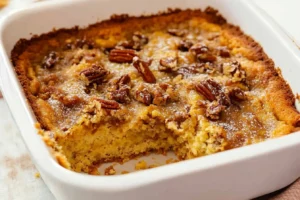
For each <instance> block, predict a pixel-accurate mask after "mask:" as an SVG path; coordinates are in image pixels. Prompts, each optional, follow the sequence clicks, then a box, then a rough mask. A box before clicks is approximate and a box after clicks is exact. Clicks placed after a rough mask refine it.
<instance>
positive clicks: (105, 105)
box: [94, 98, 120, 110]
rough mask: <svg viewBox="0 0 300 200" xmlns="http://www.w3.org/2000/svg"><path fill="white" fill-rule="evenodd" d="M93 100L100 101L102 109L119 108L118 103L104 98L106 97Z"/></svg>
mask: <svg viewBox="0 0 300 200" xmlns="http://www.w3.org/2000/svg"><path fill="white" fill-rule="evenodd" d="M94 100H96V101H98V102H100V104H101V108H103V109H108V110H117V109H119V108H120V105H119V104H118V103H117V102H116V101H113V100H106V99H100V98H95V99H94Z"/></svg>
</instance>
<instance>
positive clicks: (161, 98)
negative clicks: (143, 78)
mask: <svg viewBox="0 0 300 200" xmlns="http://www.w3.org/2000/svg"><path fill="white" fill-rule="evenodd" d="M168 99H169V95H168V94H164V93H163V91H161V89H160V90H159V89H154V91H153V101H152V103H153V104H155V105H166V104H167V101H168Z"/></svg>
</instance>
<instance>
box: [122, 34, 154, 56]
mask: <svg viewBox="0 0 300 200" xmlns="http://www.w3.org/2000/svg"><path fill="white" fill-rule="evenodd" d="M148 41H149V39H148V37H147V36H146V35H143V34H141V33H140V32H135V33H134V34H133V35H132V40H130V41H127V40H126V41H122V42H120V43H118V44H117V46H116V48H117V49H124V48H125V49H134V50H137V51H139V50H141V49H142V47H143V46H144V45H146V44H147V43H148Z"/></svg>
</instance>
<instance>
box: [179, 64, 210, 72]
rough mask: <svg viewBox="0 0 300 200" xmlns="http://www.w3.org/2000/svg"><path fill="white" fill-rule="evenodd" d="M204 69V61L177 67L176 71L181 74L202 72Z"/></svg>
mask: <svg viewBox="0 0 300 200" xmlns="http://www.w3.org/2000/svg"><path fill="white" fill-rule="evenodd" d="M204 71H205V69H204V63H195V64H191V65H188V66H183V67H181V68H179V69H178V71H177V73H178V74H182V75H190V74H197V73H203V72H204Z"/></svg>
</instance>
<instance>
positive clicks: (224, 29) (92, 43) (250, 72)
mask: <svg viewBox="0 0 300 200" xmlns="http://www.w3.org/2000/svg"><path fill="white" fill-rule="evenodd" d="M132 24H135V25H137V24H138V25H139V26H133V25H132ZM41 38H43V39H35V40H33V41H32V44H31V45H29V46H28V47H27V50H26V51H24V52H23V53H22V54H21V55H18V59H16V56H15V55H13V56H12V57H13V61H14V63H15V64H16V66H17V68H16V69H17V73H18V74H21V75H20V76H25V77H26V78H24V77H23V78H22V80H23V79H24V80H25V79H26V80H27V82H25V81H24V83H23V86H24V87H29V92H30V95H31V96H30V102H31V104H32V106H33V108H34V110H35V112H36V114H37V116H38V119H39V121H40V122H41V124H42V127H43V128H45V129H47V130H49V131H52V132H53V134H54V132H55V134H54V135H55V137H57V140H58V143H59V144H61V145H62V148H63V149H64V151H65V152H66V154H67V157H68V160H70V162H71V163H72V168H73V169H74V170H76V171H88V167H86V166H85V164H84V162H86V163H89V164H90V165H92V164H91V163H92V162H94V161H95V162H98V161H99V160H103V161H104V162H106V161H110V159H116V158H118V156H119V155H115V154H113V153H112V152H116V151H119V153H120V152H123V151H124V152H123V154H122V155H121V154H120V157H122V158H123V159H125V158H128V157H130V156H131V155H136V154H139V153H142V152H145V151H150V150H160V149H162V150H163V151H168V150H169V149H173V150H175V151H176V154H177V155H178V157H180V159H187V158H193V157H197V156H202V155H207V154H211V153H215V152H219V151H223V150H225V149H229V148H234V147H238V146H242V145H246V144H251V143H255V142H259V141H263V140H265V139H267V138H270V137H273V136H274V135H277V132H278V131H277V129H278V130H280V131H281V132H282V130H284V131H283V132H284V133H282V134H287V133H289V132H291V131H292V129H293V125H291V124H293V123H297V122H294V121H297V117H298V119H299V120H298V121H300V117H299V116H296V115H297V114H295V113H294V114H293V116H296V117H293V119H292V120H293V122H292V123H290V122H286V121H285V120H282V118H278V112H276V114H274V110H275V111H276V109H279V108H277V107H278V106H274V105H275V103H274V100H273V99H272V95H270V94H271V92H270V91H268V90H266V89H265V88H267V89H269V88H270V87H269V86H268V84H270V83H272V84H273V85H276V87H274V89H273V90H272V91H274V90H277V89H278V88H280V87H284V89H283V90H284V91H283V93H284V92H285V93H284V94H286V96H288V97H287V98H283V96H280V95H279V97H280V99H281V100H280V101H284V100H282V99H285V101H286V102H285V103H283V104H284V105H286V107H288V108H289V109H291V110H292V109H293V108H292V105H290V106H288V103H290V101H289V102H288V99H292V97H290V95H288V93H289V92H290V91H289V89H288V88H287V86H286V85H284V84H283V83H282V82H283V81H282V80H281V79H280V80H277V79H278V78H280V77H278V76H277V75H276V72H274V71H272V65H271V64H270V63H269V62H270V61H268V59H267V57H266V56H265V54H264V53H263V51H262V49H261V48H258V47H259V45H258V44H257V43H255V42H254V41H252V39H251V38H248V37H247V36H245V35H243V33H242V32H241V31H240V30H239V29H237V28H236V27H234V26H232V25H229V24H227V23H226V21H225V20H224V19H223V18H222V17H221V16H220V15H219V14H218V13H217V12H215V11H214V10H213V9H207V10H206V11H205V12H201V11H199V10H198V11H197V10H195V11H192V10H187V11H180V12H179V11H176V12H175V13H173V14H166V15H159V16H154V17H148V18H147V17H145V18H141V19H137V18H129V17H128V16H122V17H120V18H118V17H114V18H113V19H112V21H108V22H103V23H100V24H96V25H92V26H90V27H88V28H86V29H76V30H73V31H70V32H67V31H66V32H64V31H62V32H57V33H56V34H53V35H49V36H47V35H46V36H42V37H41ZM45 44H47V45H45ZM258 50H259V51H258ZM33 52H35V53H33ZM23 66H26V67H27V68H26V69H23ZM274 77H276V78H277V79H276V80H277V81H274V79H272V78H274ZM28 85H29V86H28ZM276 88H277V89H276ZM26 92H28V91H26ZM27 95H28V94H27ZM277 96H278V95H277ZM287 102H288V103H287ZM281 110H284V109H281ZM54 127H55V128H54ZM110 131H111V132H110ZM276 131H277V132H276ZM100 133H101V134H100ZM105 134H106V136H104V135H105ZM99 135H100V136H99ZM98 136H99V137H98ZM55 137H54V138H55ZM90 138H92V139H90ZM100 138H101V139H100ZM103 138H106V139H107V138H110V139H107V140H106V139H105V140H104V139H103ZM73 140H74V141H73ZM104 141H105V142H104ZM123 141H124V144H123V145H120V144H121V143H122V142H123ZM134 141H137V143H134ZM101 142H103V143H105V145H104V144H102V143H101ZM143 142H145V145H144V143H143ZM155 142H157V143H155ZM139 145H141V146H139ZM147 145H149V146H147ZM160 145H161V146H160ZM83 146H84V147H83ZM85 146H87V147H88V149H85ZM145 146H147V147H145ZM77 147H78V148H79V149H80V151H78V149H76V148H77ZM100 147H101V148H100ZM127 147H128V148H129V147H130V148H132V149H134V148H136V149H135V151H134V152H133V150H132V152H131V153H130V151H129V150H128V151H125V150H124V149H126V148H127ZM90 149H93V151H91V150H90ZM98 149H101V152H98ZM93 152H96V153H95V155H94V154H93ZM90 154H91V155H90ZM92 155H93V156H92ZM87 165H88V164H87ZM140 165H141V166H144V165H145V164H144V163H140ZM139 169H140V167H139ZM88 172H89V171H88ZM114 173H115V170H114V169H113V167H110V168H108V169H107V170H106V172H105V174H107V175H112V174H114Z"/></svg>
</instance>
